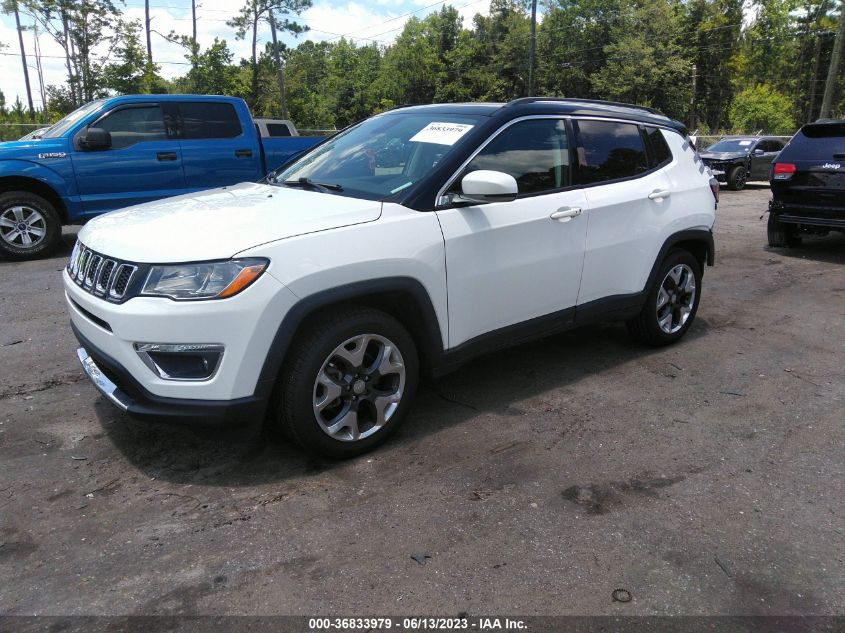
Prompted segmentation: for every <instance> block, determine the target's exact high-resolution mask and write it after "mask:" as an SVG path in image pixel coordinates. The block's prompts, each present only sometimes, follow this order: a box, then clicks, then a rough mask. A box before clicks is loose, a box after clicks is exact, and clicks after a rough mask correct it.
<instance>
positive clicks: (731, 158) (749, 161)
mask: <svg viewBox="0 0 845 633" xmlns="http://www.w3.org/2000/svg"><path fill="white" fill-rule="evenodd" d="M785 144H786V142H785V141H783V140H781V139H779V138H777V137H774V136H726V137H725V138H723V139H721V140H719V141H718V142H717V143H714V144H713V145H711V146H710V147H708V148H707V149H704V150H702V151H701V152H699V154H700V155H701V159H702V160H703V161H704V164H705V165H707V166H708V167H709V168H710V171H711V173H712V174H713V176H715V177H716V179H718V181H719V182H722V183H725V184H726V185H727V187H728V189H732V190H734V191H739V190H740V189H742V188H743V187H745V183H746V182H747V181H749V180H768V179H769V171H770V170H771V167H772V161H773V160H774V159H775V157H776V156H777V155H778V152H780V150H782V149H783V146H784V145H785Z"/></svg>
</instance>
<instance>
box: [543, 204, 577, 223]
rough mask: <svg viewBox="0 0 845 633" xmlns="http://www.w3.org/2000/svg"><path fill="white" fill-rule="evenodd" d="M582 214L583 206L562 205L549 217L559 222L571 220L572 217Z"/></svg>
mask: <svg viewBox="0 0 845 633" xmlns="http://www.w3.org/2000/svg"><path fill="white" fill-rule="evenodd" d="M579 215H581V207H561V208H560V209H558V210H557V211H555V212H554V213H552V214H551V215H550V216H549V217H550V218H551V219H552V220H557V221H558V222H569V221H570V220H571V219H572V218H574V217H577V216H579Z"/></svg>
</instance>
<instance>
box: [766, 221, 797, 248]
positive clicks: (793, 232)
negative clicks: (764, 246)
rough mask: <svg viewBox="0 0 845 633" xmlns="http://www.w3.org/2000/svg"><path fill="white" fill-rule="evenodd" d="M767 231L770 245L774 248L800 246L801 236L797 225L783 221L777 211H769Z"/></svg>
mask: <svg viewBox="0 0 845 633" xmlns="http://www.w3.org/2000/svg"><path fill="white" fill-rule="evenodd" d="M766 233H767V234H768V238H769V246H772V247H774V248H782V247H790V246H798V245H800V244H801V237H800V236H799V235H798V230H797V227H796V226H795V225H791V224H785V223H783V222H781V221H780V220H779V219H778V216H777V214H776V213H772V212H769V222H768V224H767V225H766Z"/></svg>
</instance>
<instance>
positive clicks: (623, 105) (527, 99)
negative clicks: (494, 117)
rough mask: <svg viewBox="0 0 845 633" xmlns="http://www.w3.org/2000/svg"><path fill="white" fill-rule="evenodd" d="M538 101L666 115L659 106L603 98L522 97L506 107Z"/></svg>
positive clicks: (509, 102)
mask: <svg viewBox="0 0 845 633" xmlns="http://www.w3.org/2000/svg"><path fill="white" fill-rule="evenodd" d="M538 101H558V102H561V103H567V102H568V103H584V104H594V105H610V106H616V107H618V108H633V109H634V110H643V111H645V112H648V113H650V114H659V115H660V116H666V115H665V114H663V113H662V112H661V111H660V110H658V109H657V108H650V107H648V106H642V105H637V104H635V103H622V102H621V101H604V100H602V99H570V98H567V97H520V98H519V99H513V100H512V101H508V103H507V104H506V105H505V107H506V108H507V107H511V106H515V105H522V104H524V103H536V102H538Z"/></svg>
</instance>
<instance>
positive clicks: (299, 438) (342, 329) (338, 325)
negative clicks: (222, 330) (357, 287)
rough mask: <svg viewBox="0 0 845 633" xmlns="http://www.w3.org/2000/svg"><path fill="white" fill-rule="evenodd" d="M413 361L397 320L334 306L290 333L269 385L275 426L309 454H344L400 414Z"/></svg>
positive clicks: (414, 370)
mask: <svg viewBox="0 0 845 633" xmlns="http://www.w3.org/2000/svg"><path fill="white" fill-rule="evenodd" d="M418 376H419V360H418V356H417V350H416V346H415V345H414V339H413V338H411V335H410V334H408V331H407V330H406V329H405V328H404V327H403V325H402V324H401V323H399V321H397V320H396V319H395V318H393V317H392V316H390V315H389V314H387V313H385V312H382V311H381V310H375V309H373V308H367V307H363V306H356V305H348V304H345V305H339V306H336V307H333V308H331V309H330V310H327V311H324V312H322V313H320V314H318V315H316V316H314V317H312V318H310V319H309V320H308V321H307V322H306V324H305V325H303V326H302V328H300V329H299V330H298V331H297V333H296V336H295V339H294V342H293V344H292V345H291V348H290V350H289V351H288V353H287V355H286V359H285V363H284V366H283V367H282V372H281V374H280V376H279V382H278V384H277V386H276V389H275V392H274V402H273V411H274V414H275V415H274V417H275V422H276V425H277V428H278V429H279V430H280V431H281V432H282V433H283V434H284V435H286V436H287V437H288V438H290V439H292V440H294V441H295V442H296V443H297V444H299V445H300V446H302V447H303V448H306V449H308V450H310V451H312V452H314V453H319V454H321V455H324V456H326V457H332V458H344V457H352V456H354V455H359V454H361V453H364V452H365V451H368V450H370V449H371V448H373V447H375V446H377V445H378V444H380V443H382V442H384V441H385V440H386V439H387V438H388V437H390V435H391V434H392V433H393V432H394V431H396V429H397V428H398V427H399V425H400V424H401V423H402V421H403V419H404V418H405V416H406V415H407V412H408V409H409V407H410V405H411V401H412V400H413V396H414V393H415V391H416V386H417V379H418Z"/></svg>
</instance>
